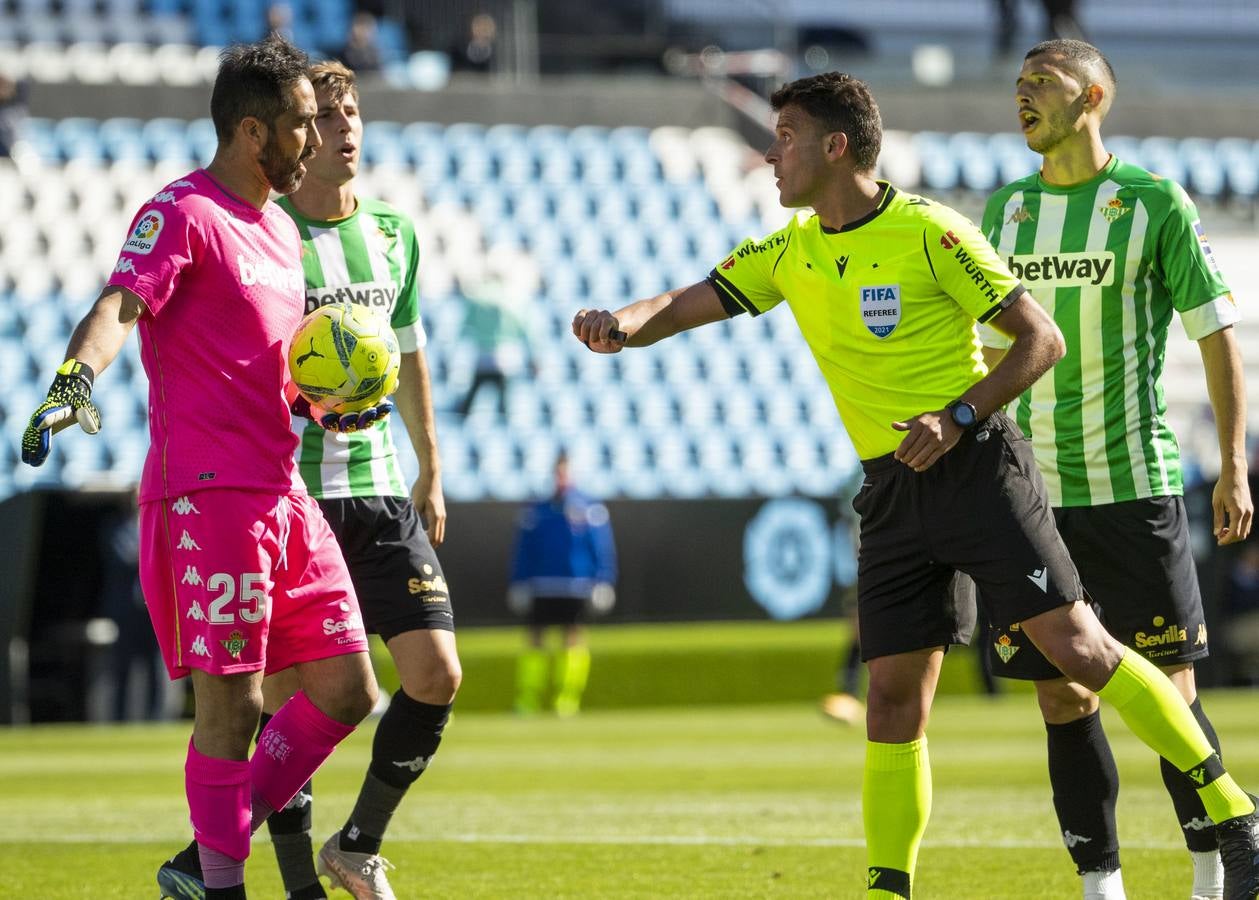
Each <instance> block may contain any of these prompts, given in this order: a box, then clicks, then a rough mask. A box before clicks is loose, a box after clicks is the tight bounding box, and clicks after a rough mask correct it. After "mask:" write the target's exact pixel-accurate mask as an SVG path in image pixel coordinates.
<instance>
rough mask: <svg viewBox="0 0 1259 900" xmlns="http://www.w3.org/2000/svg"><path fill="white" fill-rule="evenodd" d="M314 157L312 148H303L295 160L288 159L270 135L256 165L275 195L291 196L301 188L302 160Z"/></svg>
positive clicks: (278, 143)
mask: <svg viewBox="0 0 1259 900" xmlns="http://www.w3.org/2000/svg"><path fill="white" fill-rule="evenodd" d="M314 155H315V151H314V149H313V148H311V147H305V148H303V151H302V154H301V155H300V156H299V157H298V158H297V159H289V158H288V157H286V156H285V155H284V151H282V150H281V149H280V142H279V141H277V140H276V139H275V135H271V136H270V137H268V138H267V143H266V144H265V145H264V146H263V148H262V155H261V156H260V157H259V158H258V165H260V166H261V167H262V174H263V175H264V176H266V179H267V183H268V184H270V185H271V187H273V188H274V189H275V191H276V193H279V194H291V193H293V191H295V190H297V189H298V187H299V186H301V183H302V175H303V174H304V173H303V172H302V162H303V160H307V159H310V157H312V156H314Z"/></svg>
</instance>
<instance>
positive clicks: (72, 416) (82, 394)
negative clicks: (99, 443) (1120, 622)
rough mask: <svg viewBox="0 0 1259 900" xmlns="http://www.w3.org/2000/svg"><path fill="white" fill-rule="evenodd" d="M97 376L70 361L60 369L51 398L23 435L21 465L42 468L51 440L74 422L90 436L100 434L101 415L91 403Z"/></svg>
mask: <svg viewBox="0 0 1259 900" xmlns="http://www.w3.org/2000/svg"><path fill="white" fill-rule="evenodd" d="M95 378H96V373H94V372H93V371H92V367H91V366H89V365H88V364H87V363H82V362H79V361H78V360H77V359H73V358H72V359H67V360H66V361H65V362H64V363H62V364H61V368H59V369H57V376H56V377H55V378H54V379H53V380H52V386H51V387H49V388H48V396H47V398H46V399H45V400H44V402H43V403H41V404H39V407H38V408H37V409H36V410H35V412H34V414H33V415H32V416H31V421H30V423H29V424H28V425H27V426H26V431H24V432H22V462H24V463H26V464H27V465H30V466H42V465H43V464H44V460H46V459H47V458H48V451H49V449H50V448H51V446H52V436H53V435H54V434H56V433H57V432H58V431H61V430H63V429H65V428H69V427H70V426H71V425H73V424H74V423H75V422H78V423H79V427H80V428H82V429H83V430H84V431H86V432H87V433H88V434H96V432H98V431H100V430H101V411H100V410H99V409H97V408H96V404H95V403H93V402H92V382H93V380H95Z"/></svg>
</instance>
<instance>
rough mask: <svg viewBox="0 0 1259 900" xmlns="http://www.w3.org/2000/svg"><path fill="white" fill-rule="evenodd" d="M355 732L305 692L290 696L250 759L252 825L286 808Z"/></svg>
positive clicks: (260, 822)
mask: <svg viewBox="0 0 1259 900" xmlns="http://www.w3.org/2000/svg"><path fill="white" fill-rule="evenodd" d="M352 731H354V726H353V725H342V724H341V723H340V722H338V721H336V720H335V719H331V718H329V717H328V716H326V715H324V714H323V713H322V712H320V711H319V710H318V709H317V708H316V707H315V704H313V703H311V702H310V699H309V698H308V697H307V696H306V695H305V694H304V693H303V692H301V691H298V692H297V693H296V694H294V695H293V696H292V697H291V698H289V700H288V702H287V703H285V704H284V705H283V706H281V707H280V709H279V711H278V712H276V714H275V715H274V716H272V717H271V721H270V722H268V723H267V727H266V728H264V729H263V730H262V734H260V735H259V736H258V746H257V748H256V749H255V750H254V755H253V756H252V757H251V758H250V760H249V780H250V783H251V788H252V794H253V797H254V806H255V808H254V811H253V820H254V821H253V827H254V828H257V827H258V826H259V825H261V824H262V822H263V820H264V819H266V817H267V816H268V815H270V814H271V812H272V811H274V810H277V809H284V807H285V806H286V805H288V802H289V801H290V800H292V799H293V798H294V797H295V796H297V792H298V791H299V790H301V787H302V785H304V784H305V783H306V782H307V781H309V780H310V776H312V775H314V774H315V770H316V769H318V768H319V767H320V765H322V764H323V761H324V760H325V759H327V758H328V756H329V755H330V754H331V753H332V751H333V749H334V748H335V747H336V746H337V744H339V743H341V741H342V740H344V739H345V738H346V737H347V736H348V735H349V734H350V733H351V732H352ZM258 801H261V803H259V802H258ZM267 807H270V809H268V808H267Z"/></svg>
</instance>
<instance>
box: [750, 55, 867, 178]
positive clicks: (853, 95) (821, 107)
mask: <svg viewBox="0 0 1259 900" xmlns="http://www.w3.org/2000/svg"><path fill="white" fill-rule="evenodd" d="M769 102H770V105H771V106H772V107H773V108H774V112H781V111H782V109H783V108H784V107H786V106H798V107H800V108H801V109H802V110H804V111H805V112H806V113H808V114H809V115H810V116H811V117H812V118H814V119H817V120H818V121H819V122H821V123H822V127H823V128H824V129H825V130H826V131H828V132H829V131H842V132H843V133H844V134H846V135H848V152H849V153H851V154H852V159H853V162H854V163H856V166H857V171H859V172H871V171H873V170H874V166H875V163H877V162H878V161H879V148H880V147H881V146H882V144H883V119H882V118H881V117H880V116H879V105H878V104H877V103H875V102H874V95H873V94H871V93H870V87H869V85H867V84H866V83H865V82H864V81H862V80H861V79H859V78H854V77H853V76H851V75H849V74H847V73H846V72H823V73H822V74H821V75H810V76H809V77H808V78H799V79H797V80H795V81H793V82H791V83H790V84H784V85H783V86H782V87H780V88H779V89H778V90H776V91H774V94H773V96H772V97H770V98H769Z"/></svg>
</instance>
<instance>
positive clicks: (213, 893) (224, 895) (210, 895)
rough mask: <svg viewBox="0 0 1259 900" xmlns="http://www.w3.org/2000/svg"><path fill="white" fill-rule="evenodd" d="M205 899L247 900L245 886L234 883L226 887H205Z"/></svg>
mask: <svg viewBox="0 0 1259 900" xmlns="http://www.w3.org/2000/svg"><path fill="white" fill-rule="evenodd" d="M205 900H249V898H248V897H246V896H245V886H244V885H243V884H238V885H234V886H233V887H226V888H212V887H208V888H206V889H205Z"/></svg>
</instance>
